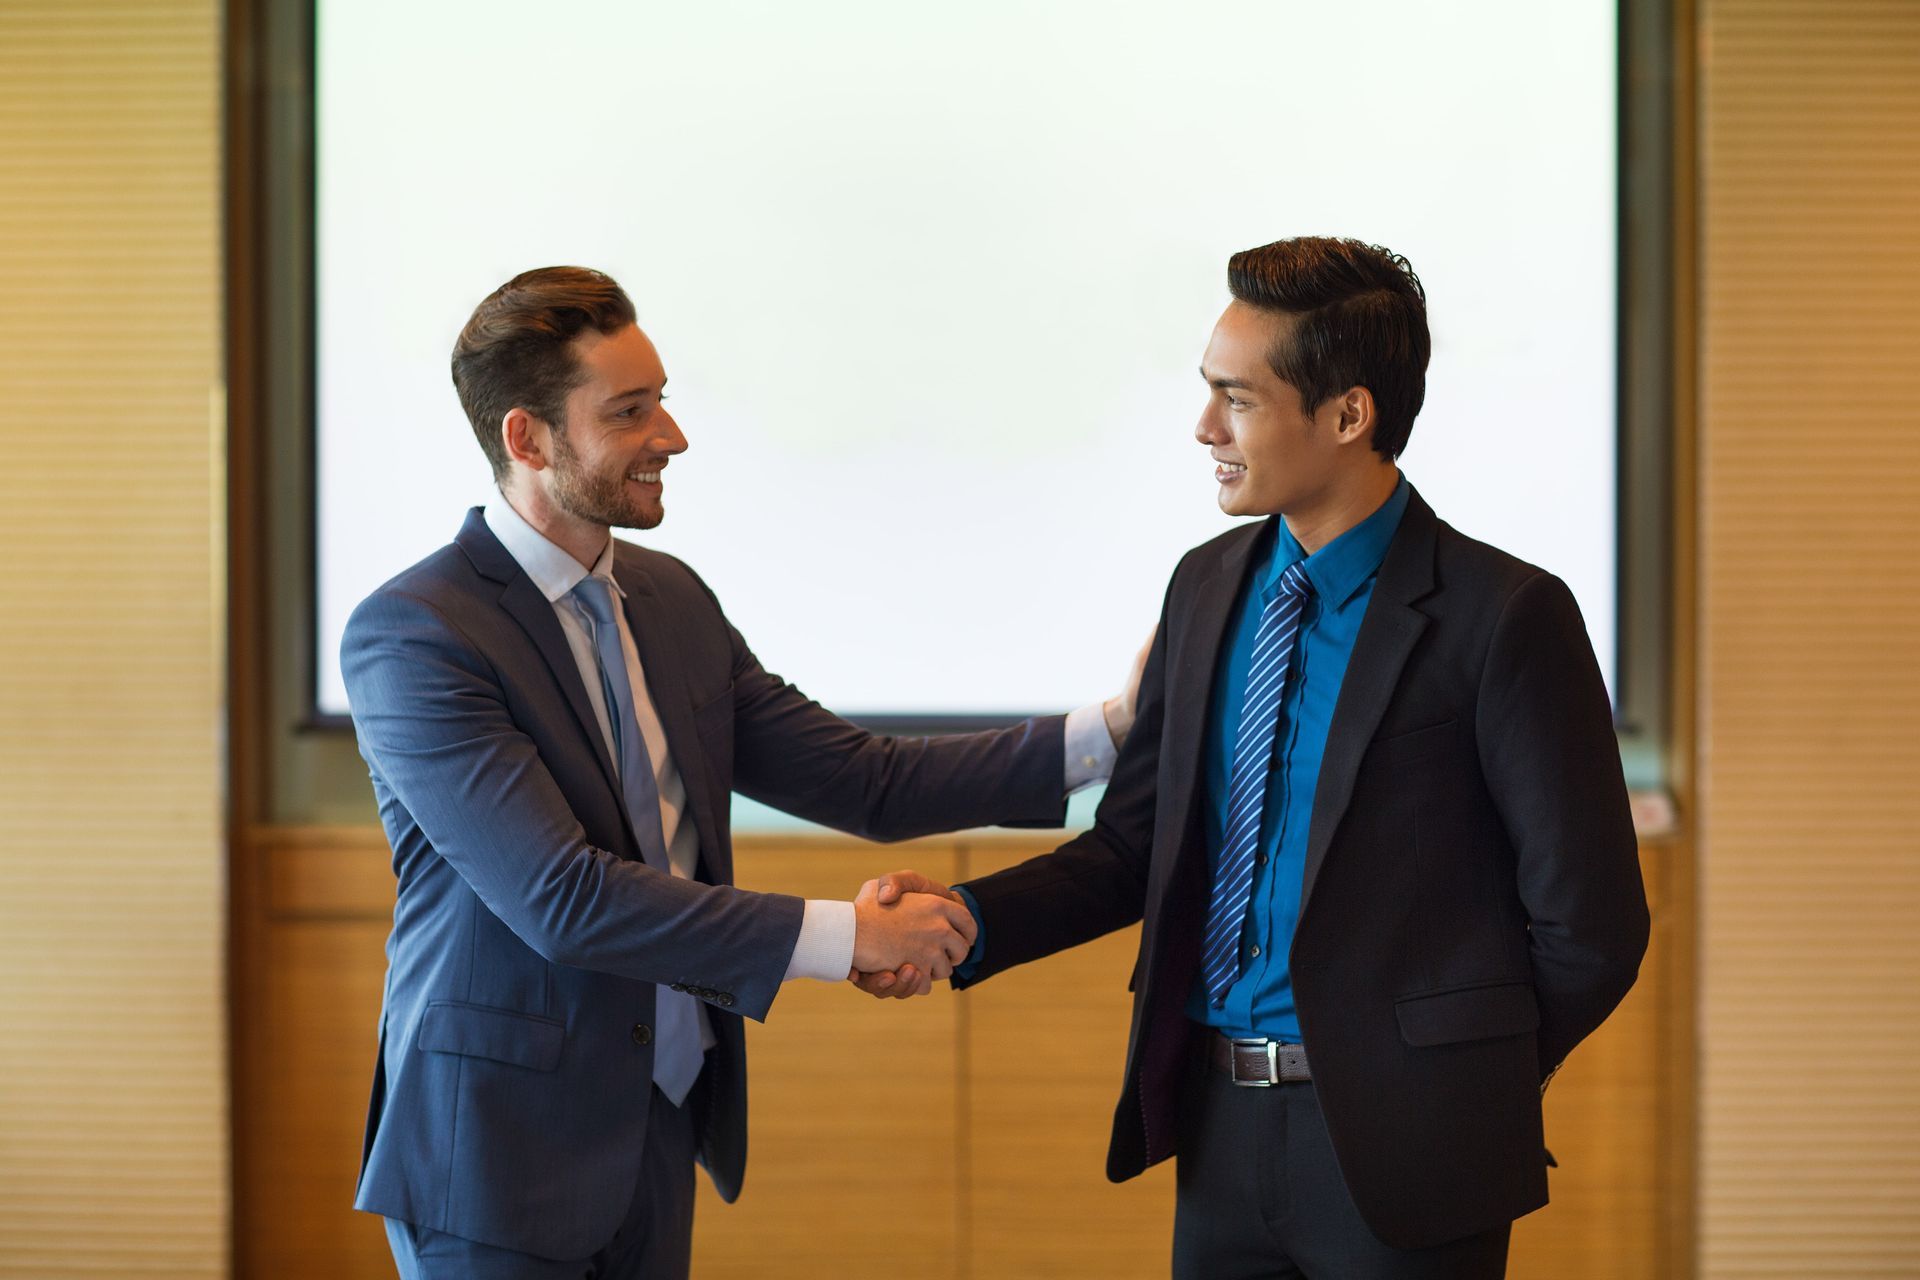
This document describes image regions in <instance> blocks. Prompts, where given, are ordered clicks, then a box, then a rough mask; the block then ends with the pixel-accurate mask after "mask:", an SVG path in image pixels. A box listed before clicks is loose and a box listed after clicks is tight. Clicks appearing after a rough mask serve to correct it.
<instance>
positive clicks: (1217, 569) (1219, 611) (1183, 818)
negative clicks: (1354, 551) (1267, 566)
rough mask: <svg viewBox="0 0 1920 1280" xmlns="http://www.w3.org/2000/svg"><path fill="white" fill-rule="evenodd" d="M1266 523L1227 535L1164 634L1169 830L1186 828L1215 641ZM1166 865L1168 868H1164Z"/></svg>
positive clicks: (1182, 847) (1182, 848)
mask: <svg viewBox="0 0 1920 1280" xmlns="http://www.w3.org/2000/svg"><path fill="white" fill-rule="evenodd" d="M1265 528H1266V524H1265V523H1264V522H1263V523H1259V524H1253V525H1249V526H1247V528H1246V529H1245V530H1243V531H1242V534H1241V536H1240V537H1237V538H1232V539H1229V540H1228V541H1227V542H1226V543H1225V545H1224V546H1223V547H1222V549H1221V554H1220V558H1219V559H1218V560H1217V561H1216V562H1215V563H1214V567H1213V572H1212V573H1210V574H1209V575H1208V576H1207V577H1205V578H1202V579H1201V580H1200V581H1199V582H1198V583H1196V584H1195V586H1194V590H1193V597H1192V600H1193V604H1192V606H1191V609H1190V612H1189V613H1188V615H1187V617H1186V619H1185V620H1184V621H1185V625H1184V626H1177V625H1176V627H1175V628H1174V629H1173V631H1172V634H1170V635H1169V636H1168V647H1169V652H1168V665H1169V673H1168V676H1167V702H1166V707H1167V711H1166V715H1167V728H1166V736H1165V738H1164V739H1163V740H1164V741H1165V742H1166V743H1167V745H1168V748H1169V749H1170V750H1171V752H1172V753H1173V784H1174V794H1173V796H1172V799H1173V802H1174V811H1173V814H1172V820H1173V823H1174V825H1172V826H1170V827H1169V828H1168V830H1171V831H1185V830H1187V823H1188V819H1189V818H1190V817H1191V816H1192V814H1193V812H1194V805H1195V804H1196V803H1198V795H1199V790H1200V761H1201V748H1202V746H1203V745H1204V743H1205V741H1206V732H1207V707H1208V705H1209V703H1210V702H1211V699H1212V695H1213V679H1214V670H1215V667H1216V665H1217V664H1218V663H1219V660H1220V642H1221V640H1222V639H1223V638H1224V637H1225V636H1226V633H1227V623H1228V621H1229V620H1230V618H1231V616H1232V614H1233V602H1234V601H1235V600H1236V599H1238V598H1239V595H1240V584H1241V582H1242V581H1243V580H1244V579H1245V578H1246V576H1247V565H1248V563H1249V562H1250V561H1251V560H1252V558H1253V549H1254V547H1255V546H1256V545H1258V543H1259V541H1260V537H1261V534H1262V532H1263V531H1264V530H1265ZM1194 843H1195V842H1192V841H1187V840H1182V841H1180V842H1179V843H1178V845H1177V847H1176V855H1177V857H1184V856H1187V855H1189V854H1190V853H1191V852H1192V850H1190V849H1189V848H1188V846H1189V845H1190V844H1194ZM1169 870H1171V868H1169Z"/></svg>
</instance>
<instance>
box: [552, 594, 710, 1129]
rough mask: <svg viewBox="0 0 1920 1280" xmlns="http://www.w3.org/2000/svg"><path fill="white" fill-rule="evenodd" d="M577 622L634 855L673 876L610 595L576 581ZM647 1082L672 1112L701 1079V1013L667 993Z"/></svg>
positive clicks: (657, 1005) (657, 1011) (657, 1012)
mask: <svg viewBox="0 0 1920 1280" xmlns="http://www.w3.org/2000/svg"><path fill="white" fill-rule="evenodd" d="M573 598H574V602H575V603H576V604H577V605H578V606H579V609H578V613H579V617H580V620H581V621H582V622H584V623H585V624H586V627H587V634H588V635H589V636H592V637H593V652H594V657H595V658H596V659H597V663H598V666H599V668H600V692H601V693H602V694H603V695H604V696H605V697H606V702H607V720H608V722H609V723H610V724H611V725H612V727H613V745H614V754H615V756H616V757H617V758H618V761H619V765H620V787H621V790H622V791H623V792H624V793H625V796H626V802H627V815H628V816H629V817H630V818H632V820H633V833H634V836H635V837H636V838H637V839H638V840H639V841H640V856H641V857H642V858H643V859H645V861H646V864H647V865H648V866H650V867H652V868H653V869H654V870H656V871H659V872H661V873H662V874H665V875H672V874H673V864H672V862H671V861H670V860H669V859H668V857H667V841H666V837H665V836H663V835H662V834H661V829H660V789H659V787H658V786H656V785H655V783H654V780H653V760H652V758H651V757H650V756H649V755H648V754H647V741H646V739H645V738H643V737H641V736H640V719H639V716H638V715H636V714H635V712H634V709H633V686H632V684H631V683H630V682H629V681H628V679H627V655H626V653H625V652H624V651H623V650H622V649H621V646H620V627H619V624H618V623H616V622H615V621H614V613H613V588H612V587H611V586H610V585H609V584H608V583H607V581H606V580H605V579H603V578H596V577H593V576H591V575H589V576H587V577H585V578H582V579H581V580H580V583H579V585H578V586H576V587H574V589H573ZM653 1022H654V1028H653V1030H654V1037H653V1082H654V1084H656V1085H658V1086H659V1087H660V1092H661V1093H664V1094H666V1095H667V1097H668V1099H669V1100H670V1101H672V1103H673V1104H674V1105H675V1106H676V1107H677V1106H679V1105H680V1103H681V1102H683V1101H684V1100H685V1099H686V1096H687V1091H688V1090H689V1089H691V1088H693V1082H694V1080H695V1079H696V1078H697V1077H698V1076H699V1074H700V1067H701V1063H702V1060H703V1059H702V1050H701V1048H700V1021H699V1009H698V1007H697V1006H696V1004H695V1002H694V999H693V997H692V996H690V995H687V994H686V993H684V992H680V991H675V990H673V989H671V988H669V987H665V986H662V987H658V988H656V990H655V995H654V1011H653Z"/></svg>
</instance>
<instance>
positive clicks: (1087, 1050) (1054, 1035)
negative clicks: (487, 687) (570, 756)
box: [240, 828, 1684, 1280]
mask: <svg viewBox="0 0 1920 1280" xmlns="http://www.w3.org/2000/svg"><path fill="white" fill-rule="evenodd" d="M251 847H252V853H251V856H253V857H255V858H256V859H257V860H258V861H259V863H260V864H261V866H262V868H263V871H264V876H263V879H264V881H265V883H266V884H267V885H268V886H269V888H268V889H267V891H266V892H265V893H264V894H263V895H262V899H261V902H262V905H261V906H260V908H259V910H260V915H261V927H260V928H259V930H258V932H259V933H260V934H261V935H262V936H263V937H264V938H265V939H266V940H267V941H266V944H265V948H264V951H263V953H262V954H263V958H262V960H261V962H260V973H259V974H258V975H256V978H257V980H256V981H255V982H254V983H251V984H249V989H250V990H252V991H253V992H254V993H255V994H254V995H252V996H249V997H248V998H247V1001H246V1006H245V1011H244V1012H243V1013H242V1016H241V1023H240V1025H241V1027H242V1028H243V1032H244V1035H245V1037H246V1038H247V1039H248V1040H249V1041H250V1042H251V1043H252V1044H254V1046H255V1048H256V1051H257V1057H256V1058H255V1067H254V1071H255V1073H256V1074H257V1075H259V1076H260V1078H261V1080H262V1081H263V1085H262V1087H261V1088H260V1090H259V1091H258V1094H257V1097H256V1099H255V1103H256V1107H257V1110H256V1112H255V1113H254V1114H252V1115H250V1116H249V1117H248V1118H247V1120H248V1123H247V1124H246V1125H244V1126H243V1127H242V1130H241V1131H242V1133H243V1135H245V1136H246V1138H247V1142H248V1144H249V1145H248V1149H247V1152H246V1157H247V1164H248V1167H250V1168H254V1169H256V1170H258V1172H257V1174H256V1177H257V1178H258V1179H259V1180H260V1186H258V1187H257V1188H255V1192H256V1194H255V1197H254V1199H253V1200H252V1202H251V1203H253V1204H254V1205H255V1206H256V1207H257V1208H256V1212H255V1213H254V1215H253V1216H252V1218H251V1219H250V1220H249V1221H247V1222H245V1223H243V1224H242V1226H243V1230H242V1256H243V1258H244V1259H245V1260H246V1266H245V1268H244V1271H243V1274H246V1275H271V1276H274V1277H276V1280H281V1278H283V1277H284V1278H285V1280H309V1278H311V1280H321V1278H322V1277H333V1276H340V1275H370V1274H382V1273H383V1272H382V1269H383V1268H384V1267H385V1266H386V1265H387V1264H386V1263H385V1261H384V1259H385V1257H386V1253H385V1244H384V1241H383V1239H382V1238H381V1231H380V1226H379V1223H378V1222H377V1221H376V1220H375V1219H373V1218H371V1217H368V1216H366V1215H362V1214H356V1213H355V1212H353V1210H352V1208H351V1199H352V1187H353V1174H354V1170H355V1168H356V1166H357V1162H358V1159H359V1151H360V1137H361V1120H362V1115H363V1110H364V1105H365V1101H366V1088H367V1083H368V1081H369V1079H370V1072H371V1069H372V1063H373V1052H374V1041H373V1034H374V1025H375V1019H376V1016H377V1011H378V1008H379V994H380V982H381V979H382V975H383V973H384V970H385V958H384V955H383V952H382V946H381V944H382V940H383V939H384V937H385V933H386V928H387V918H388V915H389V913H390V911H391V908H392V892H393V890H392V879H391V875H390V873H389V872H388V871H387V867H386V848H385V845H384V844H383V843H382V842H381V839H380V836H379V833H378V831H377V830H374V829H370V828H315V829H272V828H268V829H262V830H260V831H257V832H255V833H253V835H252V837H251ZM1049 847H1051V842H1050V841H1049V840H1048V839H1047V837H1045V836H1042V835H1021V836H985V837H982V836H970V837H960V838H955V839H951V840H925V841H918V842H914V843H912V844H908V845H904V846H897V847H892V848H878V847H875V846H872V845H866V844H862V843H860V842H857V841H846V840H836V839H831V838H809V837H747V838H744V839H743V840H742V841H741V842H740V844H739V847H738V848H737V849H736V858H737V863H738V878H739V880H740V882H741V883H742V884H743V885H747V886H749V887H753V888H760V889H769V890H777V891H781V892H789V893H797V894H801V895H803V896H814V897H843V896H846V895H850V894H851V893H853V892H854V891H855V890H856V889H857V888H858V886H859V885H860V883H861V882H862V881H863V880H865V879H868V878H870V877H871V876H873V875H876V874H878V873H880V872H882V871H885V870H890V869H893V868H897V867H907V866H911V867H915V868H917V869H919V870H922V871H925V872H926V873H927V874H929V875H932V876H934V877H936V878H941V879H945V880H947V881H948V882H949V883H951V882H952V881H953V880H954V879H960V878H964V877H965V876H967V875H970V874H972V875H978V874H982V873H983V872H984V871H986V870H991V869H993V868H995V867H999V866H1004V865H1006V864H1008V863H1010V862H1013V861H1016V860H1018V859H1019V858H1022V857H1026V856H1029V855H1031V854H1033V853H1037V852H1042V851H1044V850H1045V849H1047V848H1049ZM1644 857H1645V861H1646V864H1647V867H1648V879H1649V886H1650V889H1651V891H1652V896H1653V899H1654V908H1655V936H1656V943H1655V948H1654V951H1653V952H1652V953H1651V955H1650V957H1649V961H1648V965H1647V967H1646V969H1645V970H1644V971H1643V976H1642V980H1641V985H1640V986H1639V988H1637V989H1636V991H1635V993H1634V995H1633V996H1632V997H1631V998H1630V999H1629V1001H1628V1003H1627V1004H1626V1005H1625V1006H1624V1007H1623V1008H1622V1009H1621V1011H1620V1013H1619V1014H1617V1015H1616V1016H1615V1018H1614V1019H1613V1020H1612V1021H1611V1022H1609V1023H1608V1024H1607V1026H1605V1027H1603V1028H1602V1029H1601V1031H1600V1033H1599V1034H1598V1035H1597V1036H1595V1038H1594V1039H1593V1041H1591V1042H1590V1043H1589V1044H1587V1045H1585V1046H1583V1047H1582V1048H1581V1049H1580V1051H1579V1052H1578V1053H1577V1054H1576V1055H1575V1057H1574V1058H1573V1060H1572V1061H1571V1063H1570V1064H1569V1065H1568V1067H1567V1068H1566V1070H1565V1071H1563V1072H1561V1074H1560V1075H1559V1077H1557V1078H1556V1080H1555V1083H1554V1086H1553V1089H1552V1090H1550V1091H1549V1103H1548V1135H1549V1141H1550V1143H1551V1144H1552V1146H1553V1148H1554V1151H1555V1154H1556V1155H1557V1156H1558V1157H1559V1159H1560V1161H1561V1165H1562V1168H1561V1169H1560V1170H1559V1171H1557V1172H1556V1173H1555V1175H1554V1181H1553V1195H1554V1204H1553V1205H1552V1206H1551V1207H1550V1208H1548V1209H1546V1210H1544V1211H1542V1212H1541V1213H1539V1214H1536V1215H1533V1216H1532V1217H1530V1218H1528V1219H1526V1220H1525V1221H1524V1222H1523V1223H1522V1225H1521V1228H1520V1231H1519V1233H1518V1234H1517V1236H1516V1243H1515V1265H1514V1269H1513V1274H1514V1275H1515V1276H1516V1277H1520V1278H1522V1280H1524V1278H1526V1277H1539V1278H1541V1280H1547V1278H1549V1277H1550V1278H1552V1280H1584V1278H1586V1277H1593V1278H1594V1280H1601V1278H1603V1277H1604V1278H1606V1280H1617V1278H1618V1277H1631V1276H1647V1275H1655V1274H1658V1271H1657V1270H1656V1269H1655V1267H1654V1264H1653V1262H1652V1261H1651V1259H1653V1258H1654V1257H1655V1256H1656V1254H1657V1252H1658V1250H1659V1248H1660V1247H1661V1240H1662V1235H1661V1233H1662V1231H1663V1230H1664V1226H1663V1223H1662V1221H1661V1219H1660V1208H1661V1204H1662V1202H1663V1199H1664V1197H1665V1195H1666V1194H1667V1190H1666V1189H1667V1187H1668V1182H1667V1181H1666V1180H1665V1179H1666V1178H1667V1175H1665V1174H1664V1173H1663V1172H1662V1171H1661V1163H1660V1158H1659V1151H1660V1147H1661V1132H1660V1128H1659V1125H1660V1121H1661V1117H1662V1115H1663V1114H1664V1112H1663V1107H1664V1105H1665V1102H1664V1099H1665V1097H1666V1095H1667V1093H1668V1092H1670V1086H1671V1085H1672V1083H1673V1082H1672V1080H1671V1078H1670V1077H1667V1076H1663V1075H1662V1074H1661V1072H1660V1071H1659V1069H1658V1063H1659V1061H1660V1060H1661V1054H1662V1053H1663V1052H1664V1049H1665V1046H1666V1042H1667V1039H1668V1038H1669V1037H1670V1035H1672V1034H1684V1020H1682V1022H1681V1024H1680V1027H1679V1030H1678V1031H1677V1032H1676V1031H1675V1030H1674V1028H1673V1026H1672V1025H1671V1020H1672V1018H1673V1008H1672V999H1673V993H1674V991H1675V989H1676V982H1675V978H1676V975H1675V974H1674V973H1673V972H1672V970H1671V968H1670V967H1669V966H1667V965H1666V964H1665V963H1664V962H1663V957H1664V955H1665V954H1666V953H1667V952H1666V947H1665V944H1664V943H1663V941H1661V940H1662V939H1664V938H1666V937H1667V936H1669V934H1670V932H1671V930H1672V929H1673V928H1674V922H1673V920H1672V919H1671V917H1670V916H1669V915H1668V913H1667V912H1666V911H1665V909H1664V894H1663V890H1662V888H1661V886H1662V885H1664V884H1665V883H1666V879H1667V876H1666V871H1665V868H1666V867H1667V866H1669V865H1670V864H1672V863H1673V862H1674V860H1675V855H1674V852H1673V851H1672V850H1671V849H1670V848H1668V847H1665V846H1660V845H1657V844H1656V845H1649V846H1648V848H1647V850H1646V853H1645V855H1644ZM1137 939H1138V930H1137V929H1128V930H1123V931H1122V932H1120V933H1117V934H1114V935H1112V936H1110V937H1107V938H1103V939H1099V940H1097V941H1095V942H1093V943H1089V944H1088V945H1086V946H1084V947H1080V948H1077V949H1075V950H1073V951H1071V952H1067V953H1065V954H1062V955H1059V956H1054V957H1051V958H1049V959H1048V960H1046V961H1044V962H1042V963H1039V964H1035V965H1031V966H1026V967H1023V968H1021V969H1018V970H1015V971H1013V972H1011V973H1007V974H1004V975H1002V976H1000V977H997V978H995V979H994V980H993V981H992V982H990V983H986V984H984V985H982V986H981V987H979V988H977V989H975V990H972V991H968V992H966V993H964V994H960V995H955V994H953V993H952V992H950V991H948V990H947V989H946V988H945V987H944V986H943V987H941V988H939V989H937V990H936V992H935V994H934V996H933V997H932V998H931V999H927V1000H920V1001H913V1002H904V1003H903V1002H897V1001H875V1000H871V999H869V998H867V997H866V996H864V995H861V994H860V993H858V992H856V991H854V990H853V989H852V988H851V987H847V986H841V985H838V984H827V983H814V982H802V983H797V984H793V985H790V986H789V987H788V988H787V989H786V990H785V991H784V992H782V994H781V996H780V999H779V1000H778V1001H777V1002H776V1003H775V1005H774V1007H773V1011H772V1014H771V1016H770V1017H769V1018H768V1020H767V1022H766V1023H765V1024H764V1025H763V1024H755V1023H749V1024H748V1044H749V1046H750V1048H751V1051H752V1055H753V1075H752V1087H751V1099H750V1106H751V1125H752V1135H753V1136H752V1153H753V1154H752V1160H751V1162H750V1165H749V1170H748V1176H747V1184H746V1190H745V1193H744V1195H743V1196H742V1198H741V1199H740V1201H739V1202H738V1203H736V1204H733V1205H723V1204H721V1203H720V1202H719V1200H718V1198H717V1197H716V1196H714V1195H713V1194H712V1191H711V1189H710V1187H709V1185H708V1184H707V1182H706V1181H705V1178H704V1175H703V1176H702V1178H701V1180H700V1182H699V1187H700V1200H699V1205H698V1210H697V1213H696V1218H695V1261H696V1266H695V1271H696V1274H697V1275H700V1276H702V1277H708V1278H711V1277H721V1278H722V1280H724V1278H725V1277H730V1276H759V1275H762V1274H765V1273H766V1272H767V1271H768V1269H769V1268H770V1267H772V1266H776V1265H777V1266H778V1267H779V1268H781V1269H784V1270H785V1271H787V1272H788V1273H790V1274H796V1275H834V1276H845V1277H850V1278H853V1280H858V1278H861V1277H874V1278H876V1280H882V1278H887V1277H894V1276H898V1275H902V1274H908V1273H909V1271H910V1272H911V1274H915V1275H925V1276H929V1277H936V1278H938V1277H944V1278H946V1280H999V1278H1000V1277H1007V1276H1019V1277H1023V1278H1025V1277H1033V1278H1035V1280H1042V1278H1048V1277H1061V1278H1065V1277H1100V1278H1101V1280H1112V1278H1117V1277H1127V1276H1139V1277H1148V1276H1158V1275H1164V1274H1165V1273H1166V1270H1167V1263H1168V1258H1169V1256H1170V1250H1171V1242H1172V1225H1173V1176H1172V1175H1173V1168H1172V1166H1171V1164H1165V1165H1161V1166H1159V1167H1157V1168H1155V1169H1153V1170H1150V1171H1149V1172H1148V1173H1147V1174H1146V1175H1145V1176H1143V1177H1141V1178H1138V1179H1135V1180H1133V1181H1131V1182H1128V1183H1125V1184H1123V1185H1120V1186H1115V1185H1113V1184H1112V1183H1109V1182H1108V1181H1107V1180H1106V1174H1105V1168H1106V1144H1107V1136H1108V1129H1109V1125H1110V1123H1111V1120H1112V1108H1113V1104H1114V1101H1115V1099H1116V1098H1117V1097H1118V1091H1119V1084H1120V1073H1121V1068H1122V1061H1123V1058H1124V1052H1125V1047H1126V1036H1127V1022H1128V1013H1129V1007H1130V1004H1129V1001H1130V997H1129V996H1128V993H1127V991H1126V980H1127V975H1128V973H1129V972H1130V971H1131V969H1132V965H1133V957H1134V950H1135V947H1136V945H1137ZM1682 990H1683V988H1682ZM901 1229H907V1230H910V1231H911V1233H912V1240H913V1245H914V1247H915V1248H916V1249H917V1250H919V1254H918V1255H917V1257H916V1260H915V1261H914V1262H913V1263H912V1264H911V1267H910V1268H909V1267H908V1266H907V1264H903V1263H902V1262H901V1261H900V1260H899V1258H898V1257H897V1256H896V1252H895V1251H896V1250H897V1249H898V1247H899V1245H900V1240H899V1238H898V1236H897V1232H898V1231H899V1230H901Z"/></svg>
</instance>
